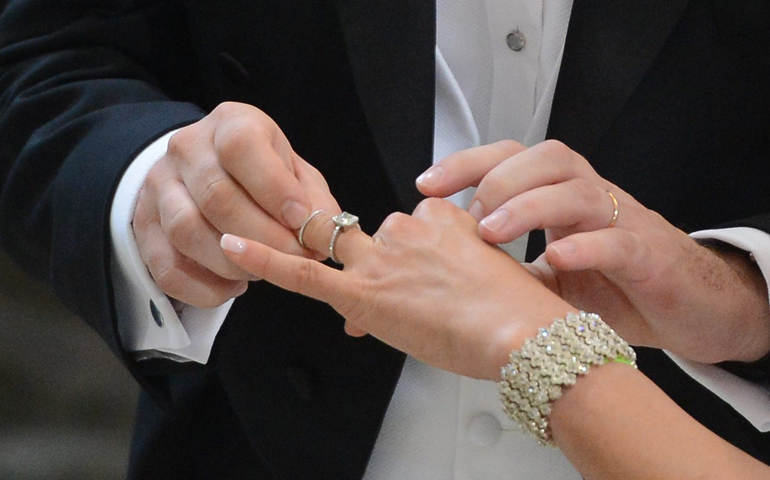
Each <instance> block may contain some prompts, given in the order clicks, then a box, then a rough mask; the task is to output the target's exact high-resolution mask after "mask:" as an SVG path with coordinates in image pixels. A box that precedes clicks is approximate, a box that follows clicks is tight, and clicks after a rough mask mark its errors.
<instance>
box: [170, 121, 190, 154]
mask: <svg viewBox="0 0 770 480" xmlns="http://www.w3.org/2000/svg"><path fill="white" fill-rule="evenodd" d="M192 140H193V128H192V126H190V127H185V128H183V129H181V130H179V131H178V132H176V133H175V134H173V135H172V136H171V138H169V139H168V147H167V148H166V153H167V154H168V155H169V156H171V157H176V158H184V157H186V156H187V155H188V153H189V152H190V145H191V143H192Z"/></svg>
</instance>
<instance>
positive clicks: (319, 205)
mask: <svg viewBox="0 0 770 480" xmlns="http://www.w3.org/2000/svg"><path fill="white" fill-rule="evenodd" d="M294 171H295V173H296V174H297V179H298V180H299V181H300V184H302V187H303V188H304V189H305V192H307V194H308V196H309V197H310V201H311V203H312V205H313V211H316V210H324V211H326V212H339V211H340V207H339V205H338V204H337V200H335V198H334V197H333V196H332V194H331V193H330V191H329V186H328V184H327V183H326V179H325V178H324V177H323V175H322V174H321V172H319V171H318V170H317V169H316V168H315V167H313V166H312V165H310V164H309V163H307V162H305V161H304V160H302V159H301V158H300V157H298V156H297V157H296V159H295V169H294ZM306 221H307V220H306ZM297 233H299V232H297ZM314 256H315V259H316V260H320V261H323V260H326V259H327V258H328V257H329V250H328V248H326V249H323V250H321V251H317V252H314Z"/></svg>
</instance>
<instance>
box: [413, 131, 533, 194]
mask: <svg viewBox="0 0 770 480" xmlns="http://www.w3.org/2000/svg"><path fill="white" fill-rule="evenodd" d="M524 149H526V147H525V146H524V145H522V144H520V143H518V142H515V141H513V140H503V141H500V142H496V143H492V144H489V145H482V146H480V147H474V148H469V149H467V150H462V151H460V152H457V153H453V154H452V155H449V156H448V157H446V158H444V159H443V160H441V161H440V162H438V163H437V164H436V165H434V166H432V167H431V168H429V169H428V170H426V171H425V172H424V173H423V174H422V175H420V176H419V177H417V182H416V183H417V189H418V190H420V192H422V193H423V194H424V195H427V196H431V197H447V196H449V195H452V194H454V193H457V192H459V191H460V190H463V189H465V188H467V187H471V186H476V185H478V184H479V182H480V181H481V179H482V178H484V175H486V174H487V173H488V172H489V171H490V170H491V169H492V168H494V167H495V166H497V165H499V164H500V163H501V162H503V161H505V160H506V159H508V158H510V157H512V156H513V155H515V154H517V153H519V152H521V151H523V150H524Z"/></svg>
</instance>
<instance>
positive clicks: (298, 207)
mask: <svg viewBox="0 0 770 480" xmlns="http://www.w3.org/2000/svg"><path fill="white" fill-rule="evenodd" d="M309 213H310V212H308V210H307V208H305V206H304V205H302V204H301V203H299V202H295V201H294V200H291V201H289V202H286V205H284V206H283V209H282V210H281V216H282V217H283V221H284V223H286V225H288V226H289V227H290V228H294V229H297V228H299V227H301V226H302V222H304V221H305V219H306V218H307V216H308V214H309Z"/></svg>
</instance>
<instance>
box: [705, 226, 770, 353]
mask: <svg viewBox="0 0 770 480" xmlns="http://www.w3.org/2000/svg"><path fill="white" fill-rule="evenodd" d="M697 242H698V244H699V245H701V246H702V247H704V248H705V249H707V250H708V251H709V252H710V253H711V254H712V255H714V256H715V257H716V258H717V259H718V261H719V262H720V263H722V264H724V265H726V266H727V267H728V268H729V270H730V271H731V272H732V274H733V282H732V283H733V284H734V285H735V290H736V293H735V294H734V298H736V300H737V301H735V302H733V305H734V306H735V310H734V312H733V314H734V315H735V317H737V318H740V319H742V324H743V328H741V329H740V331H741V334H740V335H735V337H734V338H735V339H736V343H735V344H734V345H731V346H730V347H728V349H727V351H726V352H725V355H724V356H725V360H726V361H736V362H754V361H756V360H759V359H761V358H763V357H766V356H767V355H768V354H769V353H770V302H769V301H768V291H767V281H766V280H765V277H764V276H763V274H762V271H761V270H760V269H759V267H758V266H757V263H756V262H755V261H754V257H753V255H751V253H750V252H747V251H746V250H742V249H740V248H737V247H735V246H733V245H730V244H729V243H725V242H721V241H718V240H713V239H699V240H697Z"/></svg>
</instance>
